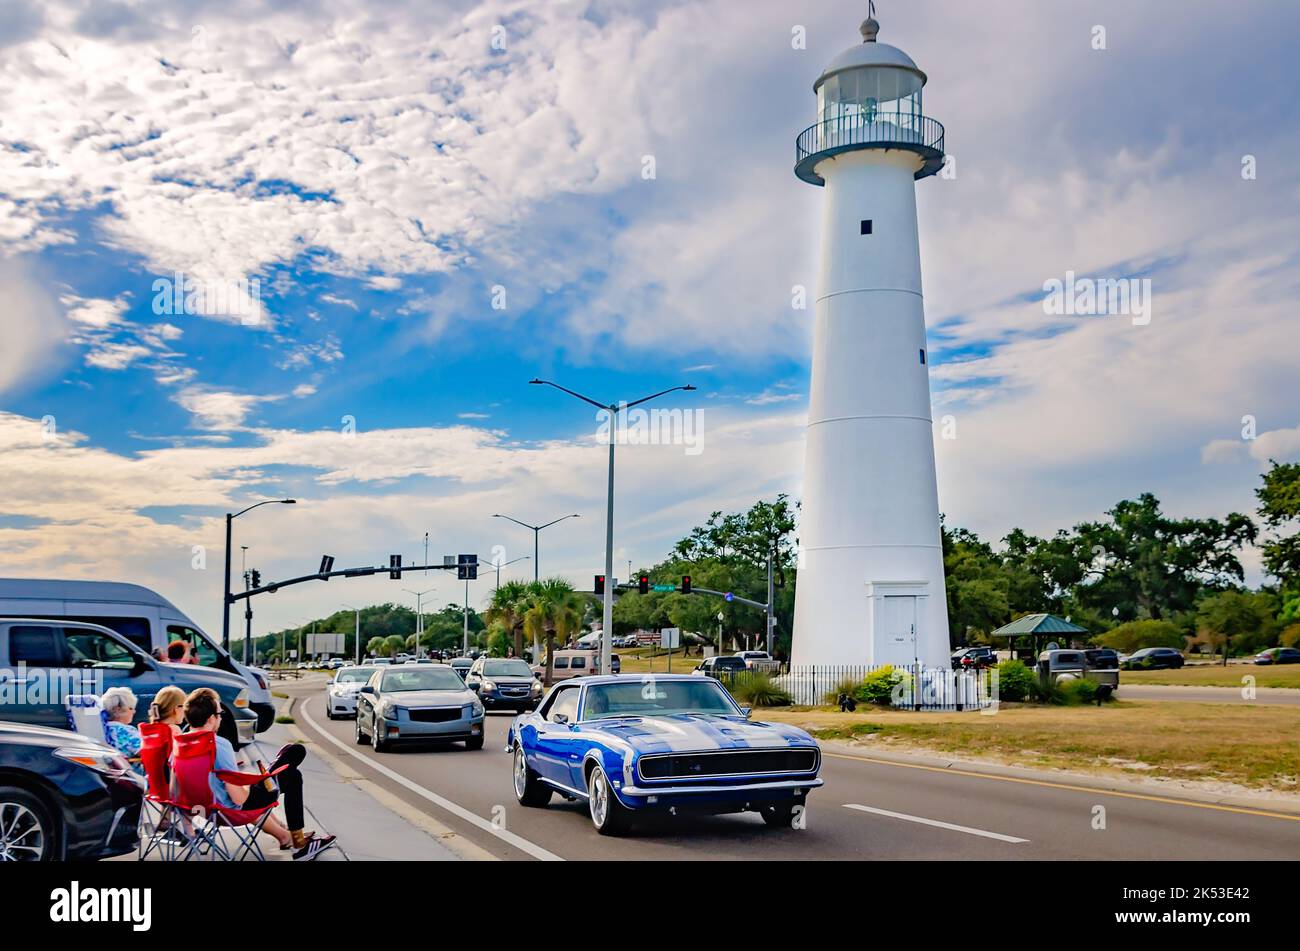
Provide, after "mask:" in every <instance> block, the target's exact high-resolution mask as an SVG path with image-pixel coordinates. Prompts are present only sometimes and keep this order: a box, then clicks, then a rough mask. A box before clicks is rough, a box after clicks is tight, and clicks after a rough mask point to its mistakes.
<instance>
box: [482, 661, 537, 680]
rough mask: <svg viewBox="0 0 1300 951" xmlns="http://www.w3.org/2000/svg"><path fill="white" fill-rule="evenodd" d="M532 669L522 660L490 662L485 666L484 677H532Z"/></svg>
mask: <svg viewBox="0 0 1300 951" xmlns="http://www.w3.org/2000/svg"><path fill="white" fill-rule="evenodd" d="M532 675H533V671H532V668H530V667H529V666H528V665H527V664H525V663H524V662H523V661H522V660H518V659H512V660H489V661H486V662H485V663H484V664H483V676H484V677H531V676H532Z"/></svg>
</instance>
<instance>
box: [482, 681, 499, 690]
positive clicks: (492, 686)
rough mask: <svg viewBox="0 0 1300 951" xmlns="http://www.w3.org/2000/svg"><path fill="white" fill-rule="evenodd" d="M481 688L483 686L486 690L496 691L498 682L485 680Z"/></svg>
mask: <svg viewBox="0 0 1300 951" xmlns="http://www.w3.org/2000/svg"><path fill="white" fill-rule="evenodd" d="M480 686H482V688H483V689H484V690H496V689H497V685H496V681H493V680H485V681H483V683H482V684H481V685H480Z"/></svg>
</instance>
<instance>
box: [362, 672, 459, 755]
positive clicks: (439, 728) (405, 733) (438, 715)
mask: <svg viewBox="0 0 1300 951" xmlns="http://www.w3.org/2000/svg"><path fill="white" fill-rule="evenodd" d="M483 715H484V710H483V704H482V703H481V702H480V701H479V699H478V697H476V696H474V691H472V690H470V689H469V688H468V687H466V686H465V682H464V681H463V680H461V679H460V677H459V676H457V675H456V672H455V671H453V670H452V669H451V668H450V667H446V666H443V665H442V664H434V665H430V666H425V665H423V664H410V665H406V664H403V665H401V666H393V667H387V668H381V669H379V670H376V671H375V672H374V673H373V674H371V676H370V681H369V683H367V684H366V685H365V686H364V687H362V688H361V690H360V691H358V693H357V727H356V739H357V743H358V744H360V743H365V742H367V741H369V742H370V743H371V744H373V745H374V748H375V752H376V753H383V752H385V751H386V750H388V749H390V748H391V747H392V745H393V744H394V743H397V742H400V741H405V740H447V741H459V740H463V741H464V743H465V748H466V749H470V750H481V749H482V748H483Z"/></svg>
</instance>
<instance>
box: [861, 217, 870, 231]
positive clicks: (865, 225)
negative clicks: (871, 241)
mask: <svg viewBox="0 0 1300 951" xmlns="http://www.w3.org/2000/svg"><path fill="white" fill-rule="evenodd" d="M862 233H863V234H871V219H870V218H863V219H862Z"/></svg>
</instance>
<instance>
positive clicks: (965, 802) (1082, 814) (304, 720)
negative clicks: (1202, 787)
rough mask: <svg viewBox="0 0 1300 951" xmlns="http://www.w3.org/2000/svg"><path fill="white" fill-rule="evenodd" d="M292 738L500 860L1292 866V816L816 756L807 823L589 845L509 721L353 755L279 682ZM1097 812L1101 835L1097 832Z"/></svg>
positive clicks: (714, 821) (315, 707) (347, 733)
mask: <svg viewBox="0 0 1300 951" xmlns="http://www.w3.org/2000/svg"><path fill="white" fill-rule="evenodd" d="M281 689H285V690H287V691H288V692H289V693H291V694H294V695H295V696H299V697H301V698H302V699H301V700H300V702H299V703H298V704H297V706H296V707H295V710H294V716H295V719H296V722H297V723H298V724H299V725H300V726H301V727H302V729H303V731H304V732H305V734H306V735H307V736H308V737H309V738H311V739H313V740H315V741H317V742H319V743H321V744H322V746H323V747H324V748H325V749H326V750H328V751H329V752H330V753H332V754H333V755H335V756H339V757H341V758H345V759H347V760H348V761H349V763H350V765H352V766H353V767H354V768H356V769H358V770H359V771H360V772H361V773H362V774H363V775H365V776H366V777H368V778H370V779H372V780H374V781H375V782H376V783H378V784H379V785H381V786H383V787H384V788H385V789H387V790H388V791H389V792H391V793H392V794H393V795H395V796H398V797H400V798H401V799H403V800H405V801H406V802H407V803H409V804H411V805H412V806H414V807H416V808H418V809H421V810H424V811H426V812H427V813H428V814H429V815H431V816H432V817H433V818H435V819H436V820H437V821H439V822H441V823H442V824H444V825H446V826H448V827H450V828H452V829H454V830H455V831H456V832H458V833H461V834H462V835H464V836H466V837H467V838H468V839H470V841H472V842H474V843H476V844H477V845H479V846H481V847H482V848H483V849H485V850H487V851H488V852H490V853H492V854H493V855H496V856H498V857H500V858H503V859H642V860H647V859H648V860H673V859H678V860H681V859H738V860H753V859H754V858H763V859H792V860H797V859H857V860H861V859H1006V860H1015V859H1031V858H1032V859H1292V860H1294V859H1296V858H1300V816H1297V817H1289V816H1281V815H1269V814H1267V812H1266V807H1262V808H1261V809H1260V810H1240V809H1235V808H1231V807H1216V806H1210V805H1203V804H1198V803H1190V802H1183V801H1179V800H1171V799H1162V798H1160V797H1157V796H1134V795H1132V794H1122V793H1108V792H1101V791H1097V790H1087V789H1079V788H1068V787H1066V786H1065V785H1062V784H1048V783H1037V782H1028V781H1024V780H1016V779H1010V778H1001V777H992V776H982V775H975V774H962V773H959V772H954V771H952V770H945V769H937V768H928V767H920V766H906V765H899V764H896V763H885V762H882V761H872V760H864V759H859V758H857V757H852V756H846V755H842V754H835V753H829V752H828V753H827V754H826V756H825V757H824V760H823V766H822V773H821V775H822V778H823V779H824V780H825V781H826V784H825V786H823V787H822V788H821V789H819V790H817V791H816V792H815V793H813V794H812V796H811V797H810V799H809V807H808V815H807V827H806V828H805V829H802V830H774V829H768V828H767V827H766V826H765V825H764V824H763V821H762V819H761V818H759V817H758V816H757V815H752V814H744V815H730V816H695V817H678V818H674V817H668V816H662V817H654V818H653V819H651V820H649V821H647V822H646V823H645V824H644V825H639V826H638V827H636V828H635V829H634V830H633V832H632V834H631V835H630V836H628V837H625V838H621V839H615V838H608V837H604V836H600V835H597V834H596V832H595V830H594V829H593V828H592V827H591V823H590V820H589V819H588V818H587V814H586V809H585V806H584V805H583V804H581V803H568V802H565V801H564V800H562V799H560V798H559V796H558V795H557V796H556V797H555V798H553V799H552V802H551V805H550V806H549V807H547V808H545V809H530V808H525V807H523V806H520V805H519V804H518V802H516V800H515V797H514V792H513V789H512V786H511V777H510V757H509V756H508V755H507V754H506V753H505V752H504V747H505V735H506V728H507V726H508V725H509V722H510V719H511V715H509V714H504V713H490V714H488V720H487V743H486V745H485V747H484V749H482V750H478V751H475V752H469V751H467V750H465V749H464V748H463V747H462V746H460V745H455V746H450V747H439V746H428V745H420V746H411V747H405V748H401V747H399V748H398V749H397V750H396V751H394V752H392V753H376V752H375V751H374V750H373V749H372V748H371V747H370V746H368V745H367V746H357V745H356V744H355V742H354V735H353V731H354V727H353V723H352V721H350V720H337V721H331V720H327V719H326V717H325V705H324V699H323V697H324V687H323V684H321V683H317V684H312V685H285V686H284V687H283V688H281ZM1098 807H1101V808H1102V809H1104V828H1101V829H1097V828H1094V825H1095V824H1097V822H1098V816H1099V813H1097V809H1098Z"/></svg>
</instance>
